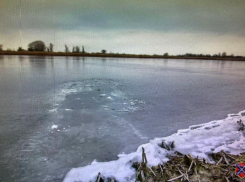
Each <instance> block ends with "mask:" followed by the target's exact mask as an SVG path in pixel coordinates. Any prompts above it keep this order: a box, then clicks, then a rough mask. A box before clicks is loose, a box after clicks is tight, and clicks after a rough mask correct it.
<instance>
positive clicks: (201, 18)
mask: <svg viewBox="0 0 245 182" xmlns="http://www.w3.org/2000/svg"><path fill="white" fill-rule="evenodd" d="M244 7H245V1H244V0H235V1H227V0H220V1H213V0H206V1H203V0H185V1H183V0H172V1H163V0H151V1H149V0H140V1H139V0H117V1H115V0H103V1H101V0H83V1H81V0H73V1H67V0H52V1H50V0H22V36H23V38H22V39H23V42H24V43H23V45H25V46H26V44H27V43H26V42H27V40H28V41H30V40H36V39H42V40H53V39H54V35H55V34H56V37H57V40H56V41H58V39H62V40H64V41H66V42H71V40H73V41H74V42H76V40H79V41H80V42H83V40H91V42H93V44H97V43H94V42H96V40H94V39H93V37H97V40H102V39H103V37H106V36H105V35H110V39H107V40H105V41H107V44H109V45H115V44H118V45H121V44H122V42H125V41H124V40H127V41H128V42H127V43H128V47H130V44H131V45H133V44H134V43H133V42H132V41H131V39H130V38H132V37H131V33H129V32H136V33H137V32H151V34H152V35H149V36H148V39H147V41H148V42H149V43H150V42H152V39H153V40H154V38H155V32H157V34H159V35H161V36H162V37H164V38H166V35H168V36H176V35H182V36H184V37H189V39H192V40H188V41H187V40H186V38H184V37H179V36H178V38H179V40H178V41H176V46H177V44H178V43H177V42H182V43H183V44H184V43H186V44H185V45H188V46H191V45H189V44H190V43H189V42H191V41H192V43H195V44H196V45H199V46H201V45H200V44H199V42H194V41H197V40H198V39H196V37H197V35H202V37H201V38H204V39H205V37H207V39H206V40H209V41H210V42H212V43H213V44H215V45H217V44H219V46H221V49H222V48H223V47H222V44H220V43H214V41H213V40H217V41H218V39H216V38H215V37H227V39H228V38H229V37H233V38H234V40H235V39H236V37H241V38H242V39H243V37H244V35H245V24H244V20H245V11H244ZM19 10H20V1H17V0H1V2H0V17H2V18H1V19H0V27H1V29H0V39H1V40H3V41H4V43H7V42H8V41H10V39H11V40H12V42H14V40H16V44H17V42H18V43H19V42H20V38H19V29H20V16H19V15H20V11H19ZM2 27H3V28H2ZM122 32H127V33H126V34H125V35H123V36H124V40H121V41H122V42H120V41H117V40H118V38H119V37H121V35H120V33H122ZM61 35H64V36H65V37H61ZM88 35H90V36H92V37H90V39H88V38H87V37H86V36H88ZM126 35H127V37H125V36H126ZM134 35H135V34H134ZM187 35H188V36H187ZM211 35H212V36H211ZM135 36H136V35H135ZM74 37H76V39H74ZM210 37H213V39H209V38H210ZM158 39H159V37H158ZM167 39H175V37H168V38H167ZM141 40H142V41H143V42H144V43H145V44H147V41H146V38H145V37H139V36H138V40H135V41H141ZM160 40H162V39H160ZM222 40H225V39H224V38H223V39H222ZM103 41H104V39H103ZM229 42H230V40H229ZM127 43H125V44H127ZM88 44H89V45H90V44H91V43H89V42H88ZM230 44H232V45H234V44H235V42H230ZM91 46H92V45H91ZM158 46H160V47H161V45H160V44H159V45H158ZM188 46H186V47H188ZM240 46H241V45H240ZM94 47H95V45H94ZM117 47H118V46H117ZM225 47H227V46H225ZM223 49H224V48H223ZM240 49H243V48H240ZM118 51H120V50H118ZM189 52H191V51H189ZM240 52H242V51H240Z"/></svg>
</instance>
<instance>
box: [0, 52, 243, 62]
mask: <svg viewBox="0 0 245 182" xmlns="http://www.w3.org/2000/svg"><path fill="white" fill-rule="evenodd" d="M9 55H14V56H54V57H104V58H142V59H149V58H150V59H190V60H191V59H199V60H220V61H245V57H239V58H237V57H198V56H196V57H185V56H161V55H137V54H113V53H107V54H103V53H64V52H29V51H22V52H18V51H0V56H9Z"/></svg>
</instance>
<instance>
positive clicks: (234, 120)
mask: <svg viewBox="0 0 245 182" xmlns="http://www.w3.org/2000/svg"><path fill="white" fill-rule="evenodd" d="M244 120H245V111H242V112H240V113H238V114H230V115H228V117H227V118H226V119H224V120H219V121H211V122H209V123H205V124H201V125H194V126H190V127H189V128H188V129H185V130H179V131H178V132H177V133H176V134H173V135H171V136H168V137H164V138H156V139H154V140H151V141H150V142H149V143H147V144H144V145H141V146H140V147H139V148H138V150H137V151H136V152H134V153H131V154H127V155H126V154H121V155H119V156H118V157H119V159H118V160H116V161H111V162H97V161H96V160H95V161H94V162H92V164H91V165H88V166H85V167H81V168H74V169H72V170H71V171H70V172H69V173H68V174H67V175H66V178H65V179H64V182H74V181H96V179H97V177H98V174H100V175H99V177H100V178H101V179H103V180H104V181H111V180H112V179H113V180H115V181H117V182H121V181H129V182H133V181H136V180H137V179H141V181H145V180H142V178H143V177H147V175H148V176H149V174H146V173H151V174H150V176H151V177H153V176H154V173H156V170H157V169H158V168H157V169H156V166H159V165H160V166H161V167H163V166H164V165H166V166H168V165H169V163H171V165H173V163H174V164H175V165H174V166H175V168H176V167H177V166H178V165H180V166H181V163H183V164H185V165H188V166H184V167H183V166H182V168H179V170H182V171H183V170H184V169H188V170H192V169H195V167H194V166H196V165H197V166H198V165H200V166H202V167H201V168H200V167H198V168H197V170H198V171H197V172H199V171H200V169H202V170H203V171H204V172H203V173H202V172H201V173H199V174H198V175H196V177H199V179H204V178H202V177H203V176H204V175H208V176H209V177H212V176H210V175H211V174H214V173H216V172H215V171H212V172H209V169H210V170H211V169H213V170H217V168H216V167H220V165H221V166H223V167H224V165H223V164H227V165H229V164H230V163H232V162H233V163H236V162H241V161H235V159H234V158H237V157H238V156H237V157H236V156H235V155H241V154H242V155H244V153H243V152H244V151H245V135H244V131H243V130H244V125H242V124H241V122H240V121H244ZM187 154H190V156H189V157H188V156H187V158H188V160H186V159H184V158H186V157H184V158H179V160H177V161H176V160H175V159H176V158H177V159H178V156H179V155H187ZM220 155H221V156H222V158H221V159H220V157H221V156H220ZM173 156H175V159H174V160H175V161H173V159H172V157H173ZM146 158H147V160H146ZM193 158H198V159H199V160H200V159H201V160H203V162H201V163H200V162H198V160H197V159H193ZM218 158H219V159H218ZM169 161H170V162H169ZM191 161H193V162H194V164H191V163H192V162H191ZM142 162H143V166H142V165H140V164H141V163H142ZM212 164H215V165H212ZM144 165H145V166H144ZM154 166H155V168H154ZM205 166H206V167H205ZM144 167H145V168H146V167H147V170H146V169H144ZM192 167H193V168H192ZM230 167H231V168H233V166H228V169H223V168H222V170H229V169H230ZM170 168H171V169H172V167H170ZM159 169H161V168H160V167H159ZM173 169H174V168H173ZM163 170H165V169H163ZM141 171H143V173H145V174H142V172H141ZM154 171H155V172H154ZM205 171H206V172H205ZM228 172H229V171H228ZM228 172H227V171H226V173H225V172H224V173H223V177H226V178H230V176H226V175H228ZM205 173H206V174H205ZM216 174H217V175H218V173H216ZM219 174H220V175H221V173H220V172H219ZM232 174H233V176H234V175H235V174H234V171H233V173H232V172H231V175H232ZM181 175H182V174H180V172H179V173H178V174H177V173H176V171H169V178H168V179H167V178H166V179H165V181H166V180H168V181H169V180H170V181H171V179H172V178H176V177H178V176H181ZM142 176H143V177H142ZM170 176H171V177H172V178H170ZM155 177H156V176H155ZM182 177H184V178H185V177H188V176H187V173H185V172H184V173H183V175H182V176H181V178H182ZM196 177H195V179H196ZM205 178H206V177H205ZM172 180H173V179H172ZM97 181H98V180H97ZM99 181H100V180H99ZM151 181H152V180H151Z"/></svg>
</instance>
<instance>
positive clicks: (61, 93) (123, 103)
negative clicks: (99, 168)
mask: <svg viewBox="0 0 245 182" xmlns="http://www.w3.org/2000/svg"><path fill="white" fill-rule="evenodd" d="M244 109H245V62H235V61H206V60H205V61H204V60H203V61H202V60H167V59H165V60H162V59H156V60H154V59H117V58H113V59H112V58H108V59H106V58H65V57H56V58H52V57H29V56H21V57H19V56H2V57H0V181H1V182H40V181H45V182H46V181H50V182H51V181H57V182H60V181H62V180H63V179H64V176H65V175H66V173H67V172H68V171H69V170H70V169H71V168H73V167H80V166H85V165H88V164H90V163H91V162H92V161H93V160H94V159H96V160H97V161H110V160H114V159H117V154H119V153H130V152H133V151H135V150H136V149H137V147H138V146H139V145H140V144H143V143H147V142H148V141H149V140H150V139H153V138H155V137H164V136H168V135H170V134H172V133H174V132H176V131H177V130H178V129H182V128H187V127H188V126H190V125H193V124H200V123H204V122H208V121H211V120H215V119H223V118H225V117H226V115H227V114H229V113H237V112H238V111H241V110H244Z"/></svg>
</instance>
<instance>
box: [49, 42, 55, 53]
mask: <svg viewBox="0 0 245 182" xmlns="http://www.w3.org/2000/svg"><path fill="white" fill-rule="evenodd" d="M49 52H54V44H52V43H50V44H49Z"/></svg>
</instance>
